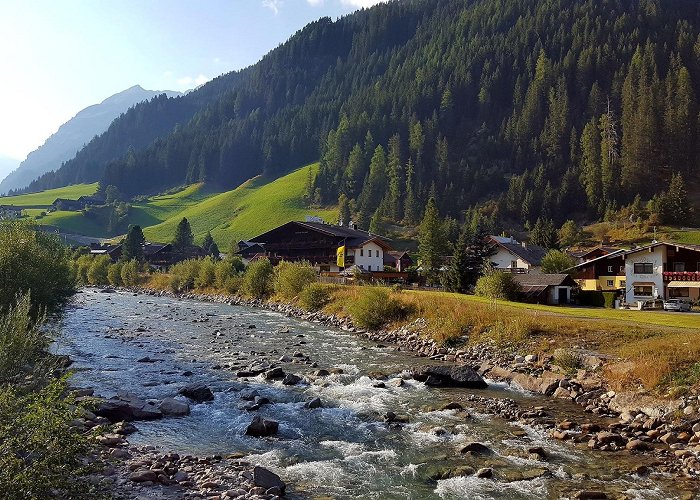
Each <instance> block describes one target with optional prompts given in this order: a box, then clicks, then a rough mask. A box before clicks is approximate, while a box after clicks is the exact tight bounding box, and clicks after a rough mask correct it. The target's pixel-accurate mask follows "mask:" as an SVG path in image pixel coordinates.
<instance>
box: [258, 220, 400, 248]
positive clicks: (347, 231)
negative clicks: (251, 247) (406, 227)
mask: <svg viewBox="0 0 700 500" xmlns="http://www.w3.org/2000/svg"><path fill="white" fill-rule="evenodd" d="M287 225H296V226H300V227H303V228H306V229H310V230H312V231H316V232H319V233H323V234H327V235H330V236H334V237H336V238H342V239H344V240H345V245H346V246H348V247H350V248H358V247H361V246H362V245H364V244H366V243H369V242H374V243H376V244H377V245H379V246H380V247H382V249H384V250H390V249H391V247H390V246H389V244H388V243H387V238H384V237H381V236H378V235H376V234H372V233H370V232H368V231H361V230H359V229H353V228H351V227H346V226H336V225H333V224H324V223H322V222H300V221H291V222H288V223H286V224H282V225H281V226H278V227H276V228H275V229H272V230H270V231H267V232H265V233H263V234H261V235H258V236H256V237H255V238H251V239H250V240H249V241H248V242H249V243H258V242H259V241H258V240H261V239H263V238H264V237H265V236H266V235H267V234H269V233H271V232H272V231H275V230H277V229H279V228H280V227H284V226H287ZM263 243H264V242H263Z"/></svg>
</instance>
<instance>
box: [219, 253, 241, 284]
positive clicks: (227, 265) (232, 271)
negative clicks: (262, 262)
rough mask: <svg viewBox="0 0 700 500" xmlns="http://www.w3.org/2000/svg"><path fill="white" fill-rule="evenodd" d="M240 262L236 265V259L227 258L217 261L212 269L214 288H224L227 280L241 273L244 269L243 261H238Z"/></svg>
mask: <svg viewBox="0 0 700 500" xmlns="http://www.w3.org/2000/svg"><path fill="white" fill-rule="evenodd" d="M239 259H240V258H239ZM240 264H241V265H240V267H239V266H237V265H236V261H234V260H229V259H226V260H220V261H218V262H217V263H216V268H215V269H214V283H215V284H216V288H218V289H220V290H223V289H226V288H227V283H228V281H229V280H230V279H231V278H233V277H236V276H238V275H239V274H241V273H242V271H243V270H244V269H245V267H244V266H243V262H240Z"/></svg>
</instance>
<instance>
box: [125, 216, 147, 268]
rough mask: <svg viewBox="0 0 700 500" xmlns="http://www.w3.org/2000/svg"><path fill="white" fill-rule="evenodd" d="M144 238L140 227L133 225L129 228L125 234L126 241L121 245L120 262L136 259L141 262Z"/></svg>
mask: <svg viewBox="0 0 700 500" xmlns="http://www.w3.org/2000/svg"><path fill="white" fill-rule="evenodd" d="M145 241H146V238H145V237H144V236H143V231H142V230H141V226H139V225H135V226H131V227H129V232H127V233H126V239H125V240H124V242H123V243H122V256H121V260H122V261H130V260H133V259H136V260H138V261H142V260H143V244H144V242H145Z"/></svg>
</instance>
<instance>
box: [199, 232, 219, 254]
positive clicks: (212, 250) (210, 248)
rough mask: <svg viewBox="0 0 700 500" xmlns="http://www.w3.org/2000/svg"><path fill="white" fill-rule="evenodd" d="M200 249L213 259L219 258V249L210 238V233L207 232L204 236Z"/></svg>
mask: <svg viewBox="0 0 700 500" xmlns="http://www.w3.org/2000/svg"><path fill="white" fill-rule="evenodd" d="M202 249H203V250H204V252H205V253H206V254H207V255H211V256H212V257H214V258H215V259H218V258H219V253H220V252H219V247H218V245H217V244H216V242H215V241H214V238H212V236H211V231H207V234H206V236H204V241H203V242H202Z"/></svg>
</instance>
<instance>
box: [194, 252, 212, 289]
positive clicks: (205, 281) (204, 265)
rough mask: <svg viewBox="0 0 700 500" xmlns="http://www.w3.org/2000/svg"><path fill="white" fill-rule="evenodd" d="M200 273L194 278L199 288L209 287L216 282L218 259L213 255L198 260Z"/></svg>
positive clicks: (195, 284)
mask: <svg viewBox="0 0 700 500" xmlns="http://www.w3.org/2000/svg"><path fill="white" fill-rule="evenodd" d="M198 263H199V273H198V274H197V277H196V278H195V280H194V286H196V287H197V288H208V287H210V286H212V285H213V284H214V283H215V282H216V261H215V260H214V258H213V257H212V256H208V257H205V258H204V259H202V260H199V261H198Z"/></svg>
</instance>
